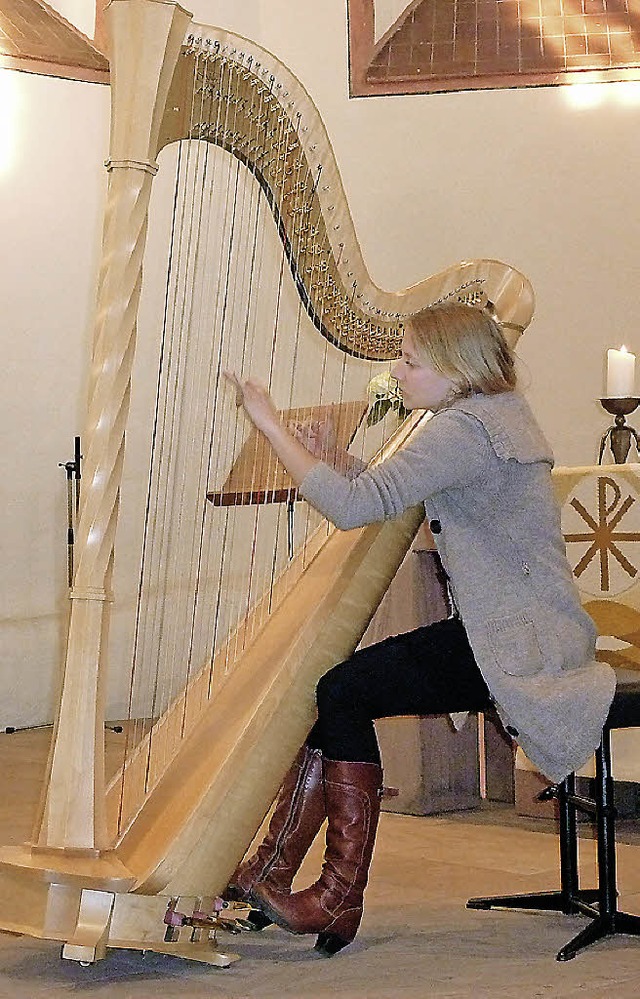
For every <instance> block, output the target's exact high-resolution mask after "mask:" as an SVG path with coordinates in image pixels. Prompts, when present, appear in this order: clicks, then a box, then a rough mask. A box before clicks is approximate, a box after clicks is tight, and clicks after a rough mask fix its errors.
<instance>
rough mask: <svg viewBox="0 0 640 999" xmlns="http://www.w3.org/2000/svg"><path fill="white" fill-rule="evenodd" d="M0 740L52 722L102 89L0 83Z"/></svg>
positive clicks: (95, 242)
mask: <svg viewBox="0 0 640 999" xmlns="http://www.w3.org/2000/svg"><path fill="white" fill-rule="evenodd" d="M0 88H1V93H2V98H3V100H2V107H3V110H4V111H5V112H7V111H8V109H9V108H11V107H13V108H14V109H15V114H11V115H8V114H7V117H6V118H5V119H4V125H5V127H4V129H3V132H2V135H3V139H2V143H3V147H2V148H3V150H4V155H3V156H2V160H3V163H4V166H3V168H2V169H1V171H0V215H1V217H2V222H3V236H2V241H1V243H0V301H1V302H2V320H1V324H0V336H1V338H2V354H3V358H4V363H3V366H2V385H1V391H0V412H1V417H0V455H1V457H2V475H1V477H0V510H1V511H2V517H1V519H0V551H1V552H2V558H1V559H0V592H1V593H2V601H1V604H0V692H1V694H0V705H1V706H0V726H5V725H20V724H24V723H26V722H29V721H31V722H33V721H40V720H42V719H46V718H50V717H51V712H52V694H53V690H54V687H55V682H56V680H57V676H58V667H59V663H60V661H61V647H62V640H63V618H64V614H65V609H66V594H65V581H66V576H65V559H66V494H65V472H64V470H63V469H60V468H58V462H64V461H68V460H70V459H72V458H73V437H74V435H75V434H78V433H80V432H81V429H80V428H81V426H82V419H83V410H84V392H83V389H84V378H85V371H86V361H87V351H88V345H89V343H90V337H89V333H90V317H91V310H92V301H93V288H94V283H95V268H96V264H97V259H98V247H99V240H100V229H101V213H102V201H103V186H104V180H103V173H104V170H103V168H102V167H101V163H102V161H103V160H104V158H105V156H106V150H107V112H108V100H109V93H108V88H106V87H100V86H95V85H90V84H83V83H75V82H72V81H70V80H59V79H47V78H45V77H41V76H36V75H33V74H28V73H14V72H12V71H10V70H0Z"/></svg>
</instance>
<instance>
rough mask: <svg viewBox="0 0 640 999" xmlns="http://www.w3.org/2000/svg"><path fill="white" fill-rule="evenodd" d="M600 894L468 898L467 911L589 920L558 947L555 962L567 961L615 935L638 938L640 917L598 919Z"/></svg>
mask: <svg viewBox="0 0 640 999" xmlns="http://www.w3.org/2000/svg"><path fill="white" fill-rule="evenodd" d="M599 895H600V892H599V890H598V889H597V888H589V889H586V890H581V891H580V893H579V896H577V897H574V898H570V899H568V898H567V897H566V895H565V894H564V893H563V892H562V891H544V892H531V893H530V894H525V895H494V896H490V897H487V898H470V899H469V901H468V902H467V909H523V910H537V911H538V912H562V913H564V915H566V916H572V915H578V914H580V913H582V914H583V915H586V916H590V917H591V918H592V920H593V922H591V923H590V924H589V925H588V926H585V928H584V929H583V930H580V932H579V933H578V934H577V935H576V936H575V937H573V938H572V939H571V940H570V941H569V942H568V943H566V944H565V945H564V947H561V948H560V950H559V951H558V953H557V954H556V961H570V960H571V959H572V958H574V957H575V956H576V954H578V953H579V952H580V951H581V950H584V949H585V947H589V946H590V945H591V944H593V943H596V942H597V941H598V940H603V939H604V938H605V937H610V936H614V935H615V934H618V933H623V934H627V935H630V936H640V916H632V915H631V914H630V913H627V912H618V911H617V910H616V912H615V913H614V914H611V915H608V916H607V915H602V916H601V915H600V912H599V910H598V908H597V904H594V903H597V901H598V898H599Z"/></svg>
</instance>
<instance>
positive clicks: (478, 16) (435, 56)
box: [349, 0, 640, 93]
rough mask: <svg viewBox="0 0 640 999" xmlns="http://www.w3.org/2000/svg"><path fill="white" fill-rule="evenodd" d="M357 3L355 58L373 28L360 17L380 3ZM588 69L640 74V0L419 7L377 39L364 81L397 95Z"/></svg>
mask: <svg viewBox="0 0 640 999" xmlns="http://www.w3.org/2000/svg"><path fill="white" fill-rule="evenodd" d="M349 4H350V26H351V40H352V54H353V48H354V33H357V32H358V31H365V32H366V30H367V25H366V23H365V21H366V18H365V19H363V18H362V17H357V16H356V17H354V12H356V9H357V8H358V9H359V10H360V12H361V13H362V11H363V9H364V7H365V5H369V6H370V7H371V8H374V6H375V5H374V0H349ZM369 23H372V21H371V20H370V22H369ZM360 51H361V52H362V51H363V47H362V44H361V45H360ZM352 68H353V67H352ZM585 71H588V72H591V73H593V72H594V71H597V72H599V73H605V74H606V78H612V73H613V72H615V71H617V75H615V78H616V79H637V78H639V77H640V0H448V2H443V0H421V2H418V3H417V4H416V3H415V2H414V3H413V4H409V5H408V6H407V8H406V10H405V12H404V14H403V15H402V16H401V17H400V18H399V19H398V21H397V22H396V24H395V25H394V27H393V28H392V29H391V30H390V31H389V32H388V33H387V35H386V36H384V37H383V38H382V39H381V41H380V42H379V43H378V45H376V46H374V45H373V44H372V43H371V37H370V38H369V52H368V58H367V59H366V71H365V73H364V81H365V82H366V84H369V85H370V86H371V92H373V93H383V92H389V93H395V92H401V91H403V90H411V91H416V90H417V91H420V90H424V91H430V90H449V89H467V88H469V87H482V86H492V87H495V86H509V87H512V86H514V85H515V86H518V85H531V84H536V83H537V84H549V83H563V82H568V80H569V79H571V80H572V81H575V79H576V74H581V73H584V72H585ZM620 71H622V72H620Z"/></svg>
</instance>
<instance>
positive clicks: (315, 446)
mask: <svg viewBox="0 0 640 999" xmlns="http://www.w3.org/2000/svg"><path fill="white" fill-rule="evenodd" d="M288 429H289V430H290V431H291V433H292V434H293V436H294V437H295V438H296V440H299V441H300V443H301V444H302V445H303V447H306V449H307V451H309V452H310V453H311V454H312V455H314V457H316V458H320V459H322V461H327V462H328V463H329V464H333V460H334V457H335V453H336V444H337V436H336V426H335V423H334V420H333V416H327V417H326V419H324V420H309V421H308V422H306V423H303V422H297V421H294V420H292V421H290V422H289V424H288Z"/></svg>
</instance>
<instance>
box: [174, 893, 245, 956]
mask: <svg viewBox="0 0 640 999" xmlns="http://www.w3.org/2000/svg"><path fill="white" fill-rule="evenodd" d="M201 904H202V900H201V899H198V900H197V902H196V906H195V908H194V910H193V912H192V913H191V915H190V916H188V915H187V914H186V913H185V912H180V911H179V909H178V908H177V905H178V899H177V898H172V899H171V901H170V902H169V904H168V906H167V911H166V912H165V914H164V923H165V926H166V929H165V933H164V941H165V943H177V942H178V941H179V939H180V931H181V930H182V928H183V927H190V929H191V934H190V936H189V942H190V943H192V944H201V943H203V942H206V941H211V942H212V943H213V944H214V945H215V943H216V931H217V930H225V932H227V933H234V934H238V933H241V932H242V929H243V928H242V927H241V926H240V925H239V920H237V919H236V918H235V917H233V916H231V917H228V916H223V915H222V912H223V910H224V909H225V908H226V902H224V901H223V899H221V898H215V899H214V900H213V904H212V912H205V911H203V910H202V909H201V908H200V905H201Z"/></svg>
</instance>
